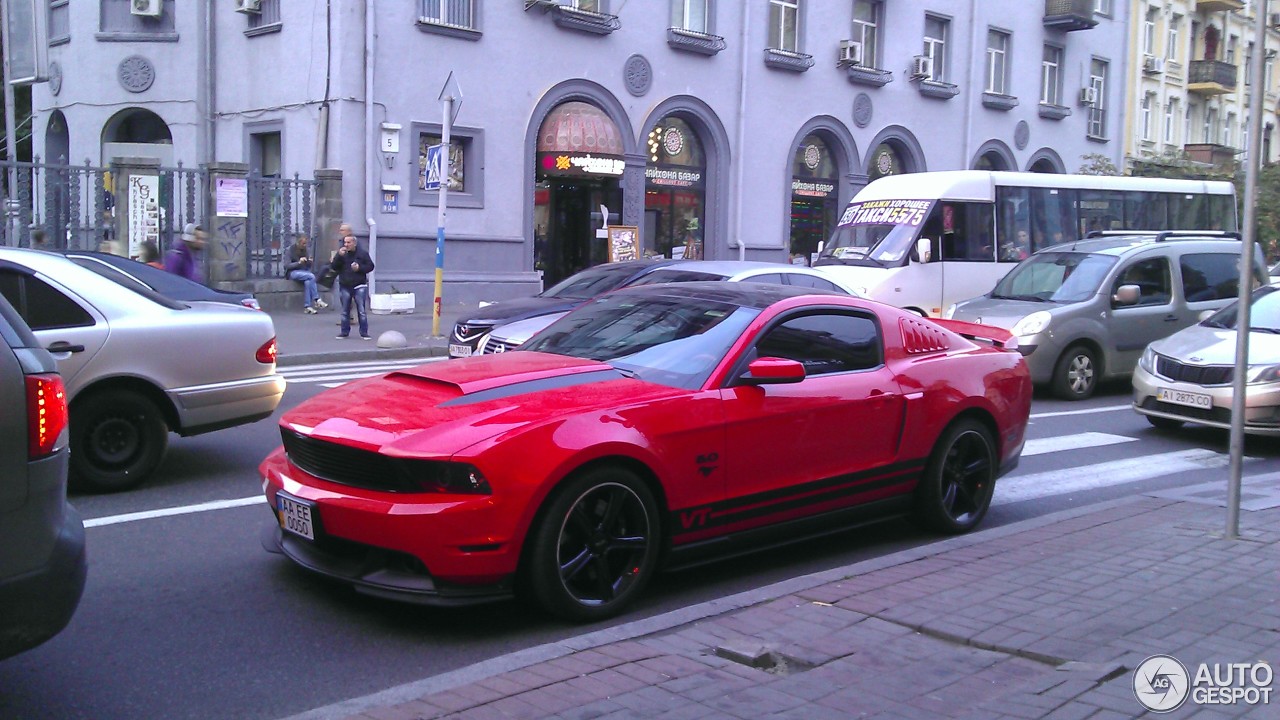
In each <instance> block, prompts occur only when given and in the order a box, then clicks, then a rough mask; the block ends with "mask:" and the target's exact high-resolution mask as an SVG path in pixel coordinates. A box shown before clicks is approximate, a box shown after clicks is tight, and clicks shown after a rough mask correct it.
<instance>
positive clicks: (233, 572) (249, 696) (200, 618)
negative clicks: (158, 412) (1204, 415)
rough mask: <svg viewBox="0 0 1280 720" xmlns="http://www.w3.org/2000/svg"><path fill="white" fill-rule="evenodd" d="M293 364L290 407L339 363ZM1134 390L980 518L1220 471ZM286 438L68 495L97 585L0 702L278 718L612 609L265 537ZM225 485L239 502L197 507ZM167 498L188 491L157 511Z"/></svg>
mask: <svg viewBox="0 0 1280 720" xmlns="http://www.w3.org/2000/svg"><path fill="white" fill-rule="evenodd" d="M291 372H294V373H298V375H297V378H296V379H295V380H291V382H290V385H289V390H288V392H287V394H286V396H285V402H284V404H283V408H288V407H292V406H293V405H295V404H297V403H298V402H300V401H302V400H303V399H305V398H307V397H309V396H311V395H313V394H315V393H316V392H319V391H320V390H322V389H323V387H324V384H325V383H333V382H338V381H340V379H341V378H338V377H334V376H333V375H332V374H329V373H325V372H323V371H312V372H309V371H308V370H307V369H305V368H300V369H291ZM308 372H309V374H308ZM1127 401H1128V397H1127V386H1125V385H1124V384H1120V385H1117V386H1114V387H1111V388H1107V389H1105V391H1104V392H1103V393H1102V394H1100V395H1099V396H1097V397H1095V398H1093V399H1091V400H1089V401H1086V402H1084V403H1065V402H1060V401H1056V400H1052V399H1048V398H1038V399H1037V401H1036V403H1035V405H1034V406H1033V409H1032V426H1031V432H1030V437H1031V438H1032V443H1030V444H1029V446H1028V452H1027V454H1026V456H1025V457H1024V459H1023V461H1022V464H1021V466H1020V467H1019V468H1018V470H1017V471H1016V472H1015V473H1014V474H1013V475H1011V476H1009V477H1007V478H1005V479H1003V480H1001V482H1000V484H999V485H998V486H997V491H996V500H995V504H994V505H993V507H992V510H991V512H990V514H989V515H988V518H987V520H986V521H985V522H984V526H983V527H984V528H989V527H995V526H999V525H1002V524H1006V523H1010V522H1014V521H1017V520H1022V519H1025V518H1028V517H1033V516H1037V515H1042V514H1046V513H1050V512H1054V511H1057V510H1061V509H1065V508H1067V507H1072V506H1078V505H1084V504H1091V503H1094V502H1098V501H1101V500H1106V499H1112V498H1116V497H1121V496H1124V495H1128V494H1132V493H1138V492H1148V491H1152V490H1155V489H1161V488H1167V487H1173V486H1178V485H1190V484H1195V483H1201V482H1208V481H1210V480H1215V479H1217V480H1221V481H1222V482H1224V483H1225V478H1226V477H1227V470H1226V468H1225V455H1219V454H1218V453H1225V451H1226V446H1227V434H1226V433H1225V432H1219V431H1212V430H1203V429H1200V430H1195V429H1187V430H1184V431H1182V432H1178V433H1163V432H1158V431H1156V430H1154V429H1152V428H1150V427H1149V426H1148V425H1147V423H1146V421H1145V420H1143V419H1142V418H1140V417H1138V416H1137V415H1135V414H1134V413H1132V412H1131V411H1130V410H1128V409H1127V407H1126V405H1127ZM278 442H279V436H278V434H277V432H276V429H275V419H274V418H273V419H272V420H264V421H262V422H259V423H256V424H254V425H251V426H247V427H242V428H235V429H230V430H226V431H222V432H218V433H213V434H211V435H206V436H201V437H196V438H186V439H182V438H177V437H173V438H172V442H171V444H170V448H169V453H168V455H167V457H166V460H165V463H164V465H163V467H162V469H161V472H160V474H159V477H158V478H157V479H156V480H154V481H152V482H151V483H149V484H148V485H146V486H144V487H143V488H140V489H138V490H136V491H133V492H129V493H125V494H120V495H110V496H74V497H73V498H72V500H73V503H74V504H75V505H76V506H77V507H78V508H79V509H80V511H81V512H82V513H83V515H84V516H85V518H86V519H87V522H88V525H89V529H88V531H87V532H88V542H89V562H90V570H89V580H88V585H87V587H86V589H85V593H84V599H83V600H82V602H81V605H80V608H79V610H78V612H77V614H76V616H75V618H74V619H73V621H72V623H71V625H70V626H69V627H68V628H67V629H66V630H65V631H64V632H63V633H62V634H61V635H59V636H58V637H57V638H55V639H54V640H52V641H50V642H49V643H47V644H45V645H44V646H41V647H40V648H37V649H35V650H33V651H30V652H28V653H25V654H23V655H19V656H17V657H15V658H11V659H9V660H6V661H3V662H0V717H3V718H7V719H10V720H34V719H35V718H58V719H59V720H70V719H72V718H94V719H95V720H102V719H112V718H130V719H134V718H175V719H176V718H245V719H253V718H279V717H285V716H289V715H292V714H295V713H299V712H303V711H305V710H309V709H311V708H315V707H319V706H323V705H327V704H331V703H334V702H338V701H341V700H345V699H348V698H352V697H358V696H363V695H367V694H370V693H374V692H377V691H380V690H384V689H386V688H389V687H392V686H395V685H398V684H401V683H406V682H411V681H415V680H420V679H422V678H425V677H429V676H432V675H436V674H439V673H442V672H446V671H449V670H452V669H456V668H459V667H463V666H465V665H468V664H471V663H474V662H478V661H481V660H485V659H488V658H491V657H494V656H498V655H502V654H504V653H508V652H511V651H515V650H519V649H522V648H526V647H530V646H534V645H539V644H542V643H546V642H550V641H553V640H557V639H561V638H564V637H568V636H572V635H576V634H579V633H581V632H584V631H586V630H589V629H596V627H602V626H603V625H602V626H586V627H584V626H574V625H569V624H565V623H562V622H559V621H556V620H552V619H549V618H547V617H545V616H543V615H542V614H540V613H538V612H537V611H535V610H532V609H529V608H526V607H524V606H522V605H519V604H517V603H505V604H500V605H493V606H486V607H478V608H468V609H457V610H440V609H430V608H420V607H415V606H408V605H401V604H396V603H391V602H386V601H380V600H376V599H371V598H367V597H363V596H358V595H355V594H354V593H353V592H351V591H350V590H349V589H348V588H346V587H343V586H340V585H335V584H332V583H329V582H326V581H324V580H321V579H318V578H315V577H313V576H311V575H308V574H306V573H304V572H302V571H301V570H298V569H297V568H295V567H294V566H293V565H292V564H291V563H290V562H289V561H287V560H286V559H284V558H283V557H282V556H278V555H272V554H269V553H267V552H265V551H264V550H263V548H262V546H261V544H260V539H259V534H260V531H261V529H262V528H263V526H264V525H266V524H267V523H269V522H271V519H272V518H271V514H270V512H269V510H268V509H267V506H266V503H265V501H262V502H259V501H258V500H257V499H256V498H257V497H258V496H259V495H260V480H259V478H258V476H257V472H256V467H257V463H258V462H259V461H260V460H261V458H262V457H264V456H265V455H266V454H267V453H268V452H269V451H270V450H272V449H273V448H274V447H275V446H276V445H277V444H278ZM1268 445H1269V443H1267V442H1266V441H1256V440H1250V442H1249V443H1248V446H1247V454H1248V455H1249V456H1250V457H1251V458H1256V459H1251V460H1249V461H1248V462H1247V464H1246V466H1245V472H1246V475H1248V474H1261V473H1265V472H1275V471H1280V449H1276V448H1273V447H1268ZM219 501H232V502H231V503H229V504H230V507H218V508H216V509H205V510H198V511H197V510H194V509H193V508H192V506H198V505H199V504H202V503H213V502H219ZM166 508H177V509H178V510H176V511H175V514H169V515H163V514H162V515H159V516H156V515H155V513H154V511H157V510H161V509H166ZM133 513H143V515H142V516H131V514H133ZM148 513H150V514H148ZM1223 517H1224V524H1225V511H1224V516H1223ZM934 540H936V538H935V537H934V536H930V535H928V534H926V533H924V532H922V531H919V530H917V529H916V528H914V527H913V526H911V525H910V524H908V523H906V522H902V521H894V522H887V523H882V524H879V525H875V526H871V527H867V528H863V529H859V530H855V531H851V532H848V533H844V534H841V535H837V536H834V537H830V538H825V539H822V540H818V541H809V542H804V543H799V544H795V545H792V546H789V547H786V548H780V549H775V550H772V551H768V552H763V553H759V554H756V555H753V556H749V557H746V558H740V559H736V560H731V561H725V562H722V563H719V564H716V565H713V566H710V567H704V568H700V569H698V570H696V571H689V572H683V573H673V574H667V575H663V576H660V577H659V578H658V581H657V582H656V583H655V584H654V585H653V586H651V588H650V589H649V590H648V592H647V593H646V595H645V596H644V597H643V598H642V599H641V601H640V602H639V603H638V605H637V606H636V607H635V608H634V609H633V610H632V612H631V613H629V614H628V615H626V616H625V617H623V618H620V619H618V620H616V621H614V623H610V624H616V623H622V622H628V621H631V620H636V619H639V618H643V617H647V616H651V615H655V614H658V613H662V612H666V611H669V610H674V609H677V608H681V607H684V606H687V605H691V604H694V603H698V602H702V601H705V600H709V599H712V598H716V597H721V596H724V595H728V594H732V593H735V592H739V591H743V590H747V589H750V588H754V587H758V586H761V585H765V584H768V583H772V582H775V581H779V580H783V579H786V578H790V577H794V576H797V575H802V574H806V573H810V572H816V571H820V570H825V569H829V568H832V567H838V566H842V565H846V564H849V563H853V562H857V561H860V560H863V559H866V558H870V557H875V556H878V555H883V554H886V553H889V552H893V551H896V550H899V549H904V548H907V547H911V546H914V545H919V544H923V543H928V542H931V541H934Z"/></svg>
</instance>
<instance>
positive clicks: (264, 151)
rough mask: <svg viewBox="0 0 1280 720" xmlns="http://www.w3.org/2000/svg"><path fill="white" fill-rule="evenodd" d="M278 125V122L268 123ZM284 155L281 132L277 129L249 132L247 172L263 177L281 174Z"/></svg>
mask: <svg viewBox="0 0 1280 720" xmlns="http://www.w3.org/2000/svg"><path fill="white" fill-rule="evenodd" d="M269 124H270V125H273V126H275V127H279V126H280V123H269ZM283 157H284V152H283V145H282V144H281V133H280V131H279V130H271V131H268V132H252V131H251V132H250V133H249V173H250V174H251V175H260V176H262V177H264V178H278V177H281V176H282V171H281V162H282V159H283Z"/></svg>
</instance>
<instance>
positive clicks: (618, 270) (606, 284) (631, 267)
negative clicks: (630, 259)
mask: <svg viewBox="0 0 1280 720" xmlns="http://www.w3.org/2000/svg"><path fill="white" fill-rule="evenodd" d="M640 269H641V268H640V267H639V266H637V265H635V264H631V263H628V264H626V265H597V266H596V267H593V268H587V269H586V270H583V271H582V272H580V273H577V274H575V275H570V276H569V277H567V278H565V279H564V280H561V281H560V282H558V283H556V284H555V285H552V286H551V287H550V288H548V289H546V290H545V291H543V293H542V297H550V298H578V299H582V300H586V299H589V298H593V297H595V296H597V295H600V294H602V293H607V292H609V291H610V290H614V289H616V288H618V287H621V285H622V284H623V283H625V282H626V281H627V279H628V278H630V277H631V276H632V275H635V274H636V273H637V272H639V271H640Z"/></svg>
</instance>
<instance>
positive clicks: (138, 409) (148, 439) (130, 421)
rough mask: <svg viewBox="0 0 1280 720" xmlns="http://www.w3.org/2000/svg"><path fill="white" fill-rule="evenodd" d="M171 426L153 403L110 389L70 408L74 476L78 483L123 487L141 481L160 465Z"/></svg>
mask: <svg viewBox="0 0 1280 720" xmlns="http://www.w3.org/2000/svg"><path fill="white" fill-rule="evenodd" d="M168 442H169V428H168V426H166V425H165V421H164V417H163V416H162V415H161V413H160V409H159V408H157V407H156V405H155V403H153V402H151V400H149V399H147V398H146V397H143V396H142V395H139V394H137V393H134V392H129V391H127V390H106V391H102V392H95V393H93V394H92V395H89V396H87V397H84V398H81V399H80V400H79V402H76V403H75V404H73V405H72V407H71V476H72V480H73V481H74V483H75V485H76V487H78V488H80V489H83V490H88V491H92V492H119V491H121V490H128V489H131V488H134V487H137V486H138V485H140V484H141V483H142V482H143V481H144V480H146V479H147V477H148V476H149V475H150V474H151V473H152V472H153V471H154V470H155V469H156V466H157V465H159V464H160V460H161V459H162V458H163V457H164V451H165V447H166V446H167V445H168Z"/></svg>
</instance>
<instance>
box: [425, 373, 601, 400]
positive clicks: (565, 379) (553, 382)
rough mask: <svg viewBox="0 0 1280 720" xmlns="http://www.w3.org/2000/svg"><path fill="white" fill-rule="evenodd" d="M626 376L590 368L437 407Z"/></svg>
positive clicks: (465, 397) (457, 398)
mask: <svg viewBox="0 0 1280 720" xmlns="http://www.w3.org/2000/svg"><path fill="white" fill-rule="evenodd" d="M624 377H626V376H625V375H623V374H622V373H620V372H618V371H617V370H614V369H613V368H609V369H607V370H592V371H590V372H581V373H575V374H573V375H557V376H555V377H550V378H542V379H540V380H526V381H524V382H516V383H512V384H510V385H503V386H502V387H496V388H490V389H488V390H481V391H479V392H473V393H470V394H468V395H462V396H461V397H456V398H454V399H452V400H446V401H445V402H442V403H440V405H439V407H442V408H446V407H459V406H462V405H474V404H476V403H482V402H489V401H490V400H503V399H505V398H509V397H514V396H516V395H527V394H529V393H535V392H542V391H544V390H558V389H560V388H567V387H574V386H577V385H589V384H591V383H598V382H606V381H609V380H621V379H622V378H624Z"/></svg>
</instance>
